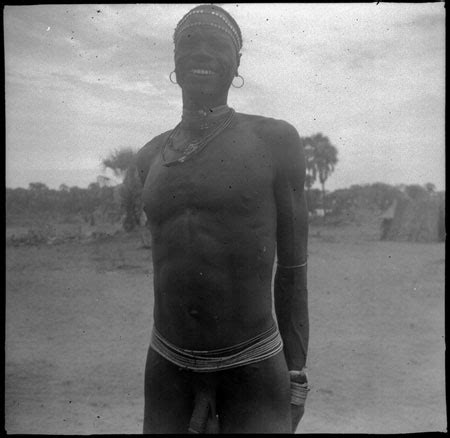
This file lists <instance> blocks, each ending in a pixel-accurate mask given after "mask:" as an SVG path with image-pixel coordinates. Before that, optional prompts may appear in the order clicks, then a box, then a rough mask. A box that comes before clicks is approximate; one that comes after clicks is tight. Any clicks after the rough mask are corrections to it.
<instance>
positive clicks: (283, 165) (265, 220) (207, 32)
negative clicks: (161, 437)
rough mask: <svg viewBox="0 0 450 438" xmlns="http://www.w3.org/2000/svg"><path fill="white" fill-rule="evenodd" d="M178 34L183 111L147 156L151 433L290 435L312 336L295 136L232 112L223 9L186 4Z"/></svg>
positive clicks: (147, 422) (234, 43)
mask: <svg viewBox="0 0 450 438" xmlns="http://www.w3.org/2000/svg"><path fill="white" fill-rule="evenodd" d="M174 43H175V73H176V80H177V83H178V84H179V86H180V87H181V90H182V99H183V115H182V120H181V122H180V123H179V125H177V127H175V129H173V130H172V131H169V132H166V133H163V134H161V135H159V136H157V137H155V138H154V139H153V140H152V141H150V142H149V143H148V144H147V145H145V146H144V147H143V148H142V149H141V150H140V151H139V153H138V170H139V173H140V176H141V179H142V182H143V184H144V190H143V201H144V209H145V212H146V214H147V217H148V219H149V225H150V230H151V234H152V245H153V266H154V294H155V305H154V327H153V332H152V339H151V344H150V348H149V351H148V357H147V365H146V377H145V414H144V433H186V432H187V431H189V432H191V433H202V432H220V433H273V432H281V433H286V432H291V431H295V429H296V427H297V425H298V422H299V421H300V419H301V417H302V415H303V406H304V401H305V398H306V393H307V390H308V388H307V381H306V374H305V372H304V367H305V363H306V354H307V347H308V336H309V334H308V331H309V325H308V307H307V287H306V258H307V230H308V224H307V208H306V202H305V194H304V189H303V185H304V178H305V159H304V155H303V149H302V147H301V145H300V141H299V136H298V133H297V131H296V130H295V129H294V128H293V127H292V126H291V125H289V124H288V123H286V122H284V121H280V120H275V119H270V118H266V117H261V116H254V115H248V114H242V113H235V112H234V110H232V109H231V108H229V107H228V105H227V96H228V90H229V88H230V85H231V83H232V81H233V79H234V78H235V77H236V76H238V67H239V63H240V56H241V54H240V53H239V52H240V49H241V47H242V37H241V32H240V29H239V27H238V25H237V24H236V22H235V21H234V19H233V18H232V17H231V16H230V15H229V14H228V13H227V12H226V11H224V10H223V9H222V8H219V7H217V6H211V5H202V6H199V7H196V8H194V9H192V10H191V11H189V12H188V13H187V14H186V15H185V16H184V17H183V18H182V19H181V21H180V22H179V23H178V25H177V27H176V29H175V34H174ZM171 79H172V80H173V78H171ZM275 251H276V252H277V257H278V266H277V271H276V276H275V286H274V288H275V289H274V301H275V311H276V317H277V324H278V327H277V325H276V324H275V321H274V318H273V313H272V304H273V303H272V291H271V283H272V267H273V263H274V258H275ZM280 334H281V336H280Z"/></svg>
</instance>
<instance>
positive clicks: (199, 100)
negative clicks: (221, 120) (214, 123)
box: [182, 90, 228, 112]
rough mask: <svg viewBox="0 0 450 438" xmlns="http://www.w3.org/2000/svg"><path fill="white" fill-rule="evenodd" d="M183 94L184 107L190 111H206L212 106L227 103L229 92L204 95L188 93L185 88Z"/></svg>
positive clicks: (215, 106)
mask: <svg viewBox="0 0 450 438" xmlns="http://www.w3.org/2000/svg"><path fill="white" fill-rule="evenodd" d="M182 94H183V109H187V110H188V111H206V112H208V111H209V110H211V109H212V108H217V107H220V106H222V105H226V104H227V99H228V93H224V94H219V95H212V94H211V95H204V94H197V95H192V94H188V93H186V92H185V91H184V90H183V92H182Z"/></svg>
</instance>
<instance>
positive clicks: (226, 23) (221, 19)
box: [173, 7, 242, 52]
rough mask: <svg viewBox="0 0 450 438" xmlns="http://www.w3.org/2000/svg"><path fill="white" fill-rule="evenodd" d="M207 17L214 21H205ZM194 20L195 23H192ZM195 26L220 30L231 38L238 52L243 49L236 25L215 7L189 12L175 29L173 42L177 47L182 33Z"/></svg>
mask: <svg viewBox="0 0 450 438" xmlns="http://www.w3.org/2000/svg"><path fill="white" fill-rule="evenodd" d="M205 15H209V16H210V18H212V20H211V21H208V20H205V18H204V17H205ZM191 17H192V18H191ZM192 19H194V20H195V21H193V22H191V20H192ZM202 20H204V21H202ZM214 21H215V22H214ZM219 23H220V24H219ZM193 26H212V27H214V28H216V29H220V30H221V31H223V32H225V33H226V34H227V35H229V36H230V37H231V39H232V41H233V44H234V46H235V48H236V50H237V51H238V52H239V51H240V50H241V49H242V36H241V32H240V30H239V28H236V25H234V24H233V23H231V21H230V20H229V19H228V18H227V17H226V15H225V14H223V13H221V11H220V9H218V8H217V7H215V8H214V10H213V9H212V8H211V9H193V10H191V11H189V12H188V13H187V14H186V15H185V16H184V17H183V18H182V19H181V20H180V21H179V23H178V24H177V27H176V28H175V33H174V35H173V41H174V43H175V45H176V44H177V41H178V39H179V36H180V34H181V32H183V31H184V30H186V29H188V28H190V27H193Z"/></svg>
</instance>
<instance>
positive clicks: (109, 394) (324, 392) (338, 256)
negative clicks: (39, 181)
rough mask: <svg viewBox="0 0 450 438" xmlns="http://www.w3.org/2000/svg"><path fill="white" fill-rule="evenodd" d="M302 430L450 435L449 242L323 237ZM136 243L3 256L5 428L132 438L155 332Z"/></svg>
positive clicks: (314, 270)
mask: <svg viewBox="0 0 450 438" xmlns="http://www.w3.org/2000/svg"><path fill="white" fill-rule="evenodd" d="M310 235H311V237H310V245H309V247H310V250H309V252H310V257H309V291H310V292H309V293H310V320H311V337H310V350H309V358H308V368H309V379H310V382H311V388H312V389H311V392H310V393H309V395H308V400H307V406H306V412H305V416H304V418H303V420H302V422H301V423H300V426H299V428H298V431H297V432H298V433H321V432H322V433H405V432H423V431H445V430H446V424H447V421H446V405H445V367H444V364H445V340H444V333H445V326H444V298H445V296H444V294H445V290H444V275H445V274H444V266H445V248H444V244H442V243H441V244H415V243H395V242H380V241H378V240H377V239H376V236H375V235H374V234H370V233H364V232H363V231H358V230H355V229H350V228H340V229H337V228H335V229H333V228H312V229H311V233H310ZM152 293H153V292H152V267H151V251H150V250H148V249H145V248H142V241H141V239H140V236H139V234H132V235H117V236H115V237H113V238H110V239H104V240H100V241H96V242H84V243H83V242H74V243H63V244H59V245H41V246H32V247H29V246H27V247H26V246H21V247H12V246H7V248H6V325H5V327H6V331H5V336H6V346H5V351H6V359H5V367H6V370H5V427H6V430H7V432H8V433H10V434H16V433H21V434H31V433H32V434H134V433H137V434H139V433H141V431H142V422H143V380H144V374H143V373H144V365H145V357H146V352H147V348H148V343H149V339H150V330H151V326H152V305H153V304H152V299H153V296H152Z"/></svg>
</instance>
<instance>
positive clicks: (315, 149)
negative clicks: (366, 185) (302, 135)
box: [304, 132, 338, 211]
mask: <svg viewBox="0 0 450 438" xmlns="http://www.w3.org/2000/svg"><path fill="white" fill-rule="evenodd" d="M304 143H305V155H306V172H307V175H310V178H311V179H313V183H314V181H315V179H316V177H317V176H318V177H319V181H320V184H321V185H322V202H323V209H324V211H326V209H325V182H326V181H327V179H328V177H329V176H330V175H331V174H332V173H333V171H334V168H335V166H336V164H337V162H338V159H337V154H338V151H337V149H336V147H335V146H333V145H332V144H331V142H330V140H329V139H328V137H325V136H324V135H322V134H321V133H320V132H319V133H318V134H315V135H313V136H312V137H307V138H306V139H304ZM311 157H314V158H311ZM308 183H310V182H309V181H308ZM311 185H312V184H311Z"/></svg>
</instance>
